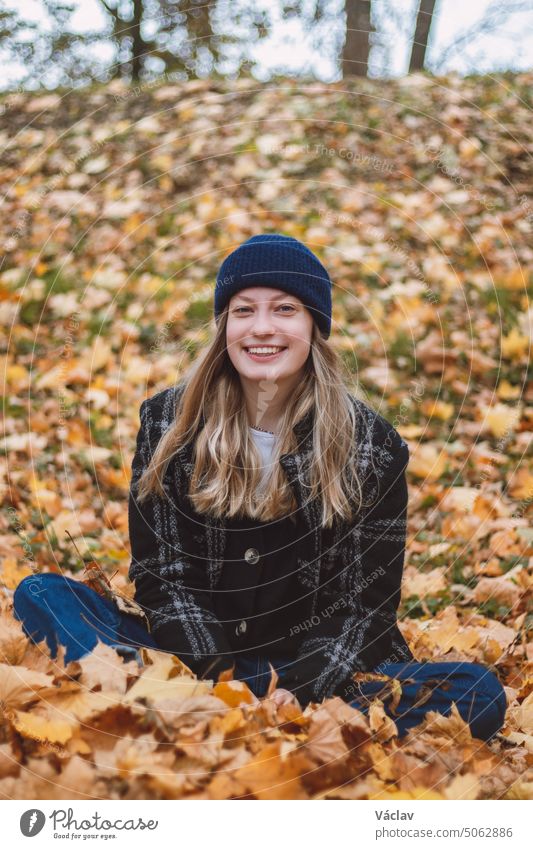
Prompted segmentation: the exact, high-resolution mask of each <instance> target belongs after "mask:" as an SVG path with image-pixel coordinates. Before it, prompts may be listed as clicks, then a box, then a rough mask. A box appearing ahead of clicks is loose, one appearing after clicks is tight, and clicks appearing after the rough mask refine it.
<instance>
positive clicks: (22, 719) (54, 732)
mask: <svg viewBox="0 0 533 849" xmlns="http://www.w3.org/2000/svg"><path fill="white" fill-rule="evenodd" d="M15 714H16V716H15V718H14V719H13V725H14V727H15V728H16V729H17V731H18V732H19V734H22V735H23V737H32V738H33V739H34V740H40V741H42V742H47V743H66V742H67V740H70V738H71V737H72V733H73V728H72V726H71V725H69V723H68V722H65V721H63V720H60V719H55V720H50V719H48V718H47V717H46V716H40V715H39V714H36V713H28V712H26V711H20V710H17V711H15Z"/></svg>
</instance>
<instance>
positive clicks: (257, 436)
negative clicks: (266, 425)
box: [250, 427, 277, 489]
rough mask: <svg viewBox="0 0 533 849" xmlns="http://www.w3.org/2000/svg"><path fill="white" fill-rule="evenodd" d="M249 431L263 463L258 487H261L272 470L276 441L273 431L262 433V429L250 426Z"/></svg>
mask: <svg viewBox="0 0 533 849" xmlns="http://www.w3.org/2000/svg"><path fill="white" fill-rule="evenodd" d="M250 433H251V435H252V439H253V440H254V442H255V444H256V445H257V447H258V448H259V453H260V454H261V460H262V463H263V469H262V472H263V477H262V478H261V484H260V487H259V488H260V489H262V487H263V485H264V483H265V480H266V478H267V477H268V475H269V474H270V472H271V471H272V454H273V452H274V444H275V442H276V438H277V437H276V434H275V433H264V431H262V430H257V428H255V427H250Z"/></svg>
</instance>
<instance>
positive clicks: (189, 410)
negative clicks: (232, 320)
mask: <svg viewBox="0 0 533 849" xmlns="http://www.w3.org/2000/svg"><path fill="white" fill-rule="evenodd" d="M227 320H228V307H226V309H225V310H224V311H223V313H221V315H220V318H219V321H218V323H217V330H216V333H215V336H214V339H213V341H212V342H211V343H210V344H209V345H208V346H207V348H206V350H205V351H204V352H203V354H202V355H201V357H200V359H199V360H198V361H197V362H196V363H194V364H193V366H192V367H191V368H190V369H189V372H188V375H187V377H186V379H185V387H184V389H183V392H182V394H181V397H180V403H179V404H178V405H177V407H178V409H177V411H176V418H175V420H174V421H173V423H172V425H171V426H170V427H169V428H168V430H167V431H166V432H165V433H164V435H163V436H162V437H161V439H160V440H159V442H158V444H157V447H156V449H155V451H154V453H153V455H152V457H151V460H150V464H149V465H148V467H147V468H146V469H145V470H144V472H143V474H142V475H141V477H140V479H139V484H138V489H137V498H138V500H139V501H143V500H144V499H145V498H147V497H149V496H150V495H158V496H161V497H165V496H166V493H165V490H164V488H163V484H162V480H163V478H164V475H165V471H166V469H167V466H168V464H169V463H170V461H171V459H172V457H173V455H174V454H175V452H176V451H177V450H178V449H179V448H181V447H183V446H184V445H185V444H187V443H188V442H189V441H190V440H191V439H193V440H194V468H193V473H192V476H191V482H190V488H189V493H188V496H189V500H190V502H191V503H192V505H193V507H194V509H195V510H196V511H198V512H199V513H205V514H208V515H212V516H216V517H217V518H221V517H227V518H232V517H243V516H245V515H246V516H250V517H252V518H254V519H257V520H259V521H272V520H273V519H278V518H282V517H283V516H287V515H291V516H292V514H293V513H294V511H296V510H297V508H298V505H297V503H296V499H295V497H294V493H293V491H292V489H291V486H290V484H289V482H288V480H287V478H286V475H285V472H284V470H283V467H282V466H281V464H280V462H279V458H280V456H281V455H282V454H285V453H287V452H292V451H295V450H296V449H297V447H298V446H297V443H296V437H295V434H294V433H293V427H294V425H295V424H296V423H297V422H298V421H300V419H302V418H303V417H304V416H305V415H306V414H307V413H308V412H309V411H310V410H313V413H314V415H313V419H314V422H313V424H312V450H311V451H310V452H309V453H308V454H307V455H306V457H305V460H306V464H307V465H306V469H307V470H308V472H309V482H310V491H309V496H308V497H309V498H310V499H315V498H317V497H320V499H321V502H322V511H321V513H322V525H323V527H331V526H332V524H333V522H334V520H335V517H336V516H337V517H339V518H340V519H346V520H351V519H353V517H354V515H355V514H356V513H357V512H358V511H359V509H360V507H361V504H362V485H361V482H360V480H359V477H358V474H357V445H356V442H357V413H356V407H355V405H354V403H353V401H352V399H351V397H350V393H349V392H348V389H347V387H346V383H345V380H347V379H348V375H347V374H346V376H345V365H344V362H343V360H342V359H341V357H340V356H339V355H338V354H337V353H336V351H335V350H334V349H333V348H332V346H331V345H330V344H329V343H328V342H327V340H326V339H324V338H323V337H322V336H321V334H320V331H319V330H318V328H317V325H316V324H315V323H314V322H313V334H312V338H311V350H310V352H309V356H308V358H307V361H306V363H305V366H304V371H305V373H304V377H303V379H302V380H301V381H300V382H299V383H298V386H297V389H296V390H295V392H294V393H292V394H291V396H290V397H289V399H288V401H287V404H286V406H285V412H284V414H283V417H282V419H281V422H280V425H279V428H278V431H279V436H278V438H277V440H276V443H275V448H274V453H273V456H272V464H271V469H270V471H269V472H268V476H267V478H266V480H265V482H264V489H263V491H262V493H261V495H260V496H258V495H256V493H257V488H258V486H259V485H260V482H261V478H262V473H263V469H262V468H261V466H262V460H261V456H260V454H259V451H258V449H257V447H256V445H255V442H254V440H253V438H252V436H251V434H250V430H249V421H248V417H247V413H246V406H245V399H244V394H243V391H242V386H241V382H240V378H239V373H238V372H237V370H236V369H235V367H234V365H233V363H232V362H231V360H230V358H229V355H228V352H227V346H226V324H227ZM180 382H181V381H180Z"/></svg>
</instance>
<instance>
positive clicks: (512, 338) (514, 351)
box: [501, 327, 531, 360]
mask: <svg viewBox="0 0 533 849" xmlns="http://www.w3.org/2000/svg"><path fill="white" fill-rule="evenodd" d="M501 345H502V354H503V356H504V357H506V358H507V359H509V360H520V359H522V358H523V357H525V356H526V354H527V352H528V350H529V347H530V345H531V341H530V339H529V338H528V337H527V336H522V334H521V333H520V331H519V330H518V329H517V328H516V327H513V328H512V330H511V332H510V333H509V335H508V336H502V342H501Z"/></svg>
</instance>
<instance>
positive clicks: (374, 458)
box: [14, 234, 506, 739]
mask: <svg viewBox="0 0 533 849" xmlns="http://www.w3.org/2000/svg"><path fill="white" fill-rule="evenodd" d="M214 312H215V323H216V331H215V333H214V338H213V341H212V342H211V344H210V345H209V346H208V347H207V348H206V350H205V351H204V352H203V354H202V356H201V357H200V358H199V360H198V361H197V362H195V363H194V364H193V367H192V369H191V370H190V372H189V374H188V375H187V376H186V377H185V378H184V379H182V380H181V381H180V382H179V383H178V384H177V385H176V386H171V387H169V388H167V389H164V390H162V391H161V392H158V393H157V394H155V395H154V396H152V397H151V398H148V399H147V400H145V401H143V403H142V404H141V409H140V420H141V426H140V429H139V433H138V435H137V446H136V451H135V456H134V458H133V464H132V480H131V490H130V499H129V533H130V541H131V553H132V561H131V566H130V571H129V577H130V579H131V580H132V581H134V582H135V587H136V595H135V598H136V600H137V601H138V602H139V604H140V605H141V606H142V608H143V609H144V611H145V613H146V616H147V619H148V623H149V627H150V633H149V632H148V631H147V630H145V631H144V633H143V634H141V633H140V630H141V629H140V626H139V623H138V622H137V621H135V622H134V621H133V620H134V619H135V617H132V616H131V615H124V614H121V613H119V612H118V611H117V610H116V609H115V610H113V609H112V607H113V605H112V603H111V602H107V601H106V600H105V599H102V598H101V597H100V596H98V595H97V594H96V593H94V592H93V591H92V590H90V589H89V588H88V587H85V586H84V585H81V584H79V583H77V582H75V581H69V580H68V579H65V578H62V577H61V576H57V575H50V576H46V575H43V576H40V578H41V583H42V579H47V578H49V579H50V581H49V583H50V584H52V583H53V584H54V586H53V587H52V586H51V587H50V589H52V590H53V592H49V593H47V594H45V595H43V594H42V593H43V588H42V586H41V589H40V592H39V594H37V593H35V592H32V589H31V585H30V584H31V580H35V579H34V578H31V577H30V578H29V579H25V580H24V581H22V582H21V584H20V585H19V587H18V588H17V591H16V593H15V600H14V606H15V611H16V615H18V616H19V618H21V619H22V620H23V621H24V626H25V628H26V630H27V632H29V633H33V634H34V636H35V637H36V638H41V639H42V638H43V637H46V638H47V639H48V640H49V643H50V644H52V643H53V642H54V640H57V639H59V640H60V641H61V642H66V644H67V645H68V654H67V658H68V659H75V658H76V657H79V656H81V655H82V654H83V653H85V652H87V651H90V650H91V648H93V647H94V645H95V642H96V636H95V628H96V629H97V630H99V631H100V632H104V633H105V636H104V637H102V635H101V633H100V634H99V636H100V638H101V639H104V641H106V642H110V643H111V644H112V645H116V646H119V647H123V648H124V647H127V646H133V647H136V646H139V645H151V646H157V647H158V648H160V649H161V650H165V651H169V652H172V653H174V654H176V655H178V656H179V657H180V658H182V660H183V661H184V662H185V663H186V664H187V665H188V666H189V667H190V668H191V669H192V670H193V671H194V672H195V673H196V674H197V675H198V676H200V677H210V678H216V677H217V676H218V674H219V673H220V672H222V671H224V670H228V669H231V670H232V671H233V675H234V677H237V678H240V679H244V680H247V681H248V682H249V684H250V686H251V688H252V689H253V691H254V692H255V693H256V695H257V696H261V695H264V693H265V691H266V687H267V684H268V679H269V675H270V666H271V665H272V666H273V667H274V668H275V669H276V671H277V673H278V675H279V676H280V683H281V685H282V686H281V687H280V688H278V689H277V690H276V691H275V692H274V694H273V698H274V699H275V700H276V701H282V700H286V699H294V698H297V699H298V700H299V701H300V703H301V704H302V705H304V704H306V703H308V702H310V701H314V702H318V701H321V700H322V699H323V698H327V697H329V696H332V695H339V696H341V697H342V698H344V699H346V700H347V701H350V702H351V703H352V704H353V705H354V706H356V707H358V708H360V709H361V710H363V711H366V710H367V708H368V702H369V700H370V699H371V698H372V697H373V696H375V695H376V694H377V692H378V691H379V689H380V688H382V687H383V681H371V682H368V683H366V684H355V683H354V681H353V674H354V673H355V672H357V671H359V670H360V671H365V672H379V673H381V674H382V675H385V676H387V677H388V678H397V679H399V680H400V681H401V682H402V697H401V700H400V702H399V704H398V705H397V707H396V711H395V714H394V720H395V722H396V723H397V725H398V729H399V732H400V734H404V733H405V732H406V731H407V730H408V729H409V728H411V727H413V726H414V725H416V724H417V723H419V722H420V720H421V719H422V718H423V717H424V715H425V713H426V712H427V711H430V710H435V711H440V712H441V713H444V714H447V713H449V711H450V709H451V706H452V704H453V703H455V704H456V705H457V708H458V710H459V712H460V713H461V715H462V716H463V718H464V719H465V720H466V721H467V722H469V723H470V727H471V729H472V733H473V734H474V735H475V736H478V737H481V738H483V739H489V738H490V737H491V736H492V735H494V734H495V733H496V732H497V731H498V730H499V728H500V727H501V725H502V723H503V719H504V713H505V707H506V699H505V693H504V691H503V688H502V686H501V684H500V683H499V681H498V679H497V678H496V677H495V675H494V674H493V673H492V672H490V671H489V670H488V669H486V668H485V667H483V666H481V665H478V664H473V663H416V662H414V658H413V655H412V653H411V651H410V649H409V647H408V646H407V644H406V642H405V640H404V639H403V637H402V634H401V632H400V630H399V628H398V625H397V608H398V604H399V601H400V590H401V579H402V570H403V562H404V548H405V535H406V516H407V498H408V491H407V483H406V475H405V471H406V467H407V463H408V459H409V451H408V447H407V444H406V443H405V441H404V440H403V439H402V437H401V436H400V434H399V433H398V432H397V431H396V430H395V428H394V427H393V426H392V425H391V424H390V423H389V422H388V421H387V420H386V419H384V418H383V417H382V416H381V415H380V414H379V413H377V412H375V411H374V410H372V409H371V408H370V407H369V406H368V405H367V404H365V403H364V402H363V401H361V400H360V399H358V398H356V397H355V396H353V395H352V394H351V393H350V392H349V391H348V389H347V386H346V384H345V379H344V374H343V366H342V361H341V359H340V358H339V356H338V354H337V353H336V351H335V349H334V348H333V347H332V346H331V345H330V343H329V342H328V341H327V340H328V337H329V335H330V332H331V281H330V278H329V275H328V273H327V271H326V269H325V268H324V266H323V265H322V263H321V262H320V261H319V260H318V258H317V257H316V256H315V255H314V254H313V253H312V251H311V250H309V248H308V247H306V246H305V245H303V244H302V243H301V242H299V241H298V240H296V239H293V238H291V237H289V236H285V235H281V234H265V235H258V236H254V237H252V238H251V239H249V240H248V241H247V242H245V243H244V244H242V245H240V246H239V247H238V248H237V249H236V250H234V251H233V252H232V253H230V254H229V256H227V257H226V259H225V260H224V262H223V263H222V265H221V267H220V270H219V273H218V275H217V282H216V287H215V299H214ZM58 579H59V581H58ZM58 584H61V586H58ZM45 589H46V587H45ZM91 594H92V595H91ZM88 610H89V611H91V612H92V613H93V614H94V617H96V619H97V620H98V618H99V627H98V626H95V625H94V621H93V620H91V621H90V622H89V621H88V620H87V611H88ZM54 611H55V612H54ZM59 611H60V614H59ZM82 613H83V614H85V615H84V616H82ZM82 620H83V622H82ZM104 626H105V628H104ZM69 631H70V633H69ZM422 696H423V698H421V697H422ZM386 709H387V710H388V708H387V705H386Z"/></svg>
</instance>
